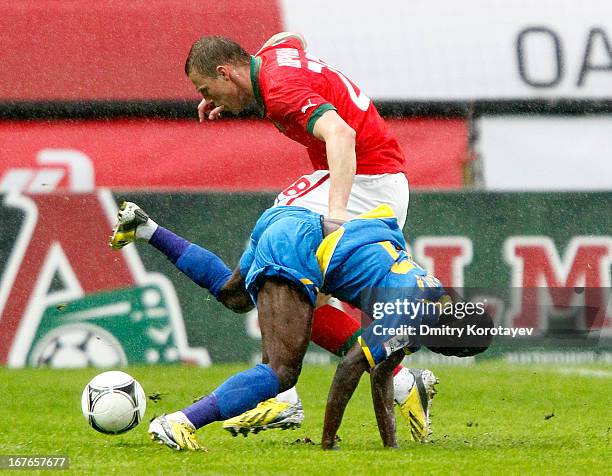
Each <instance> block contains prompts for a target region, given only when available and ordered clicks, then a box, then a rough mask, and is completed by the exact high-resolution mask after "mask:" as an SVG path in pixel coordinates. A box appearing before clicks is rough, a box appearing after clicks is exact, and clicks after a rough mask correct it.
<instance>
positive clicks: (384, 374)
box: [370, 350, 405, 448]
mask: <svg viewBox="0 0 612 476" xmlns="http://www.w3.org/2000/svg"><path fill="white" fill-rule="evenodd" d="M404 356H405V354H404V352H403V350H399V351H397V352H395V353H394V354H392V355H391V356H389V358H388V359H387V360H385V361H384V362H381V363H380V364H378V365H377V366H376V367H374V368H373V369H372V371H371V372H370V386H371V387H372V403H373V404H374V413H376V423H377V424H378V432H379V433H380V438H381V439H382V442H383V445H384V446H386V447H387V448H397V434H396V432H395V411H394V409H393V370H394V369H395V368H396V367H397V366H398V365H399V364H400V363H401V361H402V359H403V358H404Z"/></svg>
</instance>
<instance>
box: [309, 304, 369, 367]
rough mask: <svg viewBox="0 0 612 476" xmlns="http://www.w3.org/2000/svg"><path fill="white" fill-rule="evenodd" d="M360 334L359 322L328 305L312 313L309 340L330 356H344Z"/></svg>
mask: <svg viewBox="0 0 612 476" xmlns="http://www.w3.org/2000/svg"><path fill="white" fill-rule="evenodd" d="M360 334H361V326H360V324H359V321H357V320H356V319H353V318H352V317H351V316H349V315H348V314H347V313H346V312H344V311H341V310H340V309H336V308H335V307H333V306H330V305H329V304H326V305H325V306H321V307H319V308H318V309H316V310H315V312H314V320H313V323H312V334H311V337H310V338H311V340H312V341H313V342H314V343H315V344H317V345H318V346H321V347H323V348H324V349H325V350H328V351H329V352H331V353H332V354H336V355H344V354H346V352H347V351H348V350H349V349H350V348H351V347H352V346H353V344H354V343H355V342H356V341H357V337H359V335H360Z"/></svg>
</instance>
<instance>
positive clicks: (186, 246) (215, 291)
mask: <svg viewBox="0 0 612 476" xmlns="http://www.w3.org/2000/svg"><path fill="white" fill-rule="evenodd" d="M149 243H151V245H153V246H154V247H155V248H157V249H158V250H159V251H161V252H162V253H164V254H165V255H166V256H167V257H168V259H169V260H170V261H172V263H173V264H174V265H176V267H177V268H178V269H179V270H180V271H182V272H183V273H185V274H186V275H187V276H188V277H189V278H190V279H191V280H192V281H193V282H194V283H196V284H197V285H198V286H201V287H203V288H205V289H208V290H209V291H210V293H211V294H212V295H213V296H215V298H218V297H219V292H220V291H221V289H222V288H223V285H224V284H225V283H226V282H227V281H228V279H230V277H231V276H232V270H231V269H229V268H228V267H227V265H226V264H225V263H224V262H223V261H222V260H221V258H219V257H218V256H217V255H216V254H214V253H212V252H210V251H208V250H206V249H204V248H202V247H201V246H198V245H196V244H193V243H190V242H189V241H187V240H186V239H184V238H182V237H180V236H178V235H176V234H175V233H173V232H171V231H170V230H168V229H166V228H164V227H162V226H158V227H157V230H155V233H153V236H151V239H150V240H149Z"/></svg>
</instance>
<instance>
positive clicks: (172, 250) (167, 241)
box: [149, 226, 191, 264]
mask: <svg viewBox="0 0 612 476" xmlns="http://www.w3.org/2000/svg"><path fill="white" fill-rule="evenodd" d="M149 243H150V244H151V245H153V246H154V247H155V248H157V249H158V250H159V251H161V252H162V253H163V254H165V255H166V256H167V257H168V259H169V260H170V261H172V264H176V262H177V260H178V259H179V258H180V257H181V255H182V254H183V252H184V251H185V250H186V249H187V247H188V246H189V245H190V244H191V243H190V242H189V241H187V240H186V239H185V238H182V237H180V236H178V235H176V234H175V233H172V232H171V231H170V230H168V229H166V228H164V227H163V226H158V227H157V230H155V232H154V233H153V236H151V239H150V240H149Z"/></svg>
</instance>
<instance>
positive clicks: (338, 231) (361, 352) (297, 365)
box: [111, 203, 480, 449]
mask: <svg viewBox="0 0 612 476" xmlns="http://www.w3.org/2000/svg"><path fill="white" fill-rule="evenodd" d="M118 217H119V221H118V224H117V226H116V227H115V230H114V233H113V236H112V237H111V246H113V247H114V248H121V247H122V246H125V245H126V244H128V243H130V242H132V241H134V239H136V238H137V237H138V238H143V239H146V240H148V241H149V243H150V244H152V245H153V246H154V247H156V248H157V249H159V250H160V251H162V252H163V253H164V254H166V256H167V257H168V258H169V259H170V260H171V261H172V262H173V263H174V264H175V265H176V266H177V267H178V268H179V269H180V270H181V271H183V272H184V273H185V274H186V275H188V276H189V277H190V278H191V279H192V280H193V281H195V282H196V283H197V284H199V285H200V286H202V287H204V288H206V289H208V290H209V291H210V292H211V293H212V294H213V295H214V296H215V297H216V298H217V299H218V300H219V301H220V302H222V303H223V304H224V305H226V306H227V307H228V308H230V309H233V310H236V311H238V312H244V311H247V310H249V309H251V308H252V307H253V304H254V303H255V304H256V305H257V309H258V313H259V322H260V328H261V333H262V354H263V363H262V364H259V365H256V366H255V367H253V368H251V369H249V370H247V371H245V372H241V373H239V374H237V375H234V376H233V377H231V378H229V379H228V380H226V381H225V382H224V383H223V384H222V385H220V386H219V387H218V388H217V389H215V390H214V391H213V392H212V393H211V394H210V395H207V396H205V397H204V398H202V399H201V400H199V401H197V402H195V403H194V404H192V405H190V406H188V407H186V408H184V409H183V410H181V411H179V412H175V413H173V414H170V415H162V416H160V417H157V418H156V419H154V420H153V421H152V422H151V425H150V427H149V433H150V435H151V437H152V438H153V439H154V440H158V441H160V442H161V443H164V444H166V445H167V446H169V447H171V448H174V449H183V448H186V449H198V448H200V445H199V443H198V442H197V440H196V438H195V433H194V432H195V430H196V429H198V428H201V427H203V426H205V425H207V424H209V423H211V422H213V421H219V420H225V419H227V418H230V417H232V416H235V415H239V414H241V413H242V412H244V411H245V410H248V409H250V408H253V407H255V406H256V405H257V404H258V403H259V402H262V401H264V400H266V399H268V398H270V397H272V396H274V395H276V394H277V393H278V392H280V391H283V390H286V389H288V388H291V387H292V386H294V385H295V383H296V382H297V379H298V376H299V374H300V371H301V366H302V360H303V357H304V354H305V352H306V349H307V347H308V343H309V340H310V329H311V325H312V314H313V310H314V306H315V303H316V298H317V295H318V293H319V292H321V293H326V294H330V295H334V296H336V297H337V298H339V299H342V300H343V301H346V302H348V303H351V304H353V305H355V306H357V307H360V308H362V309H363V308H365V310H367V311H371V310H372V309H371V306H372V304H374V305H376V304H377V303H380V302H381V301H379V300H380V299H382V300H383V301H382V303H383V304H386V303H388V302H389V299H390V297H392V296H393V297H394V296H396V295H393V293H395V292H398V291H399V292H400V293H401V296H402V298H403V299H404V300H405V301H406V302H413V303H414V302H439V301H441V300H442V299H443V298H444V297H445V296H446V291H445V290H444V288H443V287H442V286H441V284H440V282H439V281H438V280H437V279H436V278H434V277H433V276H430V275H428V274H427V272H426V271H425V270H423V269H422V268H421V267H420V266H418V265H417V264H416V263H415V262H414V261H413V260H412V258H411V257H410V255H409V254H408V253H407V251H406V243H405V241H404V238H403V235H402V233H401V230H400V228H399V226H398V224H397V219H396V218H395V217H394V216H393V213H392V211H391V208H390V207H388V206H385V205H383V206H380V207H378V208H376V209H375V210H373V211H371V212H369V213H366V214H362V215H360V216H358V217H357V218H355V219H353V220H350V221H348V222H344V223H338V222H335V221H333V220H329V219H324V218H323V217H322V215H320V214H318V213H315V212H312V211H309V210H307V209H305V208H301V207H294V206H290V207H284V206H281V207H276V208H271V209H268V210H266V211H265V212H264V213H263V215H262V216H261V217H260V219H259V220H258V221H257V223H256V225H255V228H254V229H253V232H252V234H251V239H250V242H249V245H248V247H247V249H246V251H245V252H244V253H243V255H242V258H241V260H240V265H239V266H238V268H237V269H236V270H235V271H234V272H232V271H231V270H230V269H229V268H228V267H227V266H226V265H225V264H224V263H223V262H222V261H221V260H220V259H219V258H218V257H217V256H216V255H214V254H213V253H211V252H210V251H208V250H205V249H204V248H201V247H200V246H198V245H195V244H192V243H190V242H188V241H187V240H185V239H184V238H181V237H179V236H177V235H175V234H174V233H172V232H171V231H170V230H167V229H165V228H163V227H161V226H159V225H157V223H155V222H154V221H153V220H151V219H150V218H149V217H148V216H147V215H146V214H145V213H144V212H143V211H142V210H141V209H140V208H139V207H137V206H136V205H134V204H131V203H127V204H124V205H123V206H122V209H121V210H120V212H119V215H118ZM364 290H373V291H372V292H371V293H370V294H369V297H368V298H367V299H365V301H364V299H363V295H362V294H363V291H364ZM386 290H391V294H387V293H386ZM380 292H382V294H380ZM387 308H388V306H385V309H387ZM374 317H376V316H374ZM438 317H439V315H438V312H437V311H435V312H433V313H431V314H428V313H427V312H425V313H423V312H413V313H412V314H410V315H406V314H405V313H402V312H400V311H398V310H393V309H389V312H388V313H387V314H386V316H385V317H384V318H383V319H381V321H380V324H379V325H381V326H382V328H385V329H391V328H393V329H399V328H402V327H403V326H405V325H406V323H409V325H408V326H407V327H412V328H414V329H419V328H420V326H421V324H424V325H426V326H436V325H437V324H438ZM407 319H408V320H407ZM375 327H376V326H375V325H370V326H369V327H367V328H366V329H365V331H364V332H363V334H362V336H361V338H360V339H359V342H358V343H356V344H355V345H354V346H353V348H352V349H351V350H350V351H349V352H348V354H347V356H346V357H345V358H344V359H343V361H342V362H341V365H340V366H339V368H338V371H337V373H336V376H335V378H334V382H333V384H332V389H331V390H330V396H329V399H328V405H327V410H326V419H325V428H324V438H323V447H324V448H326V449H329V448H332V447H333V446H334V440H335V434H336V431H337V428H338V426H339V424H340V421H341V419H342V414H343V412H344V408H345V406H346V403H347V402H348V400H349V399H350V397H351V395H352V393H353V391H354V389H355V387H356V385H357V383H358V381H359V377H360V376H361V374H362V373H363V372H364V371H365V370H368V368H371V369H372V378H371V380H372V390H373V391H372V397H373V399H374V404H375V405H374V406H375V410H376V416H377V422H378V425H379V430H380V434H381V437H382V439H383V444H384V445H385V446H392V447H394V446H396V445H397V441H396V437H395V420H394V418H393V406H392V402H393V396H392V371H393V368H394V367H395V366H396V365H397V364H398V363H399V362H400V361H401V357H402V356H403V355H404V352H405V350H408V351H409V352H413V351H415V350H417V349H418V348H419V347H420V345H421V344H420V336H419V333H418V332H416V333H412V334H410V333H407V334H406V335H403V336H400V335H397V334H396V333H395V332H394V333H391V334H387V335H382V336H381V334H380V333H377V332H376V331H375ZM383 334H384V333H383ZM446 350H448V351H449V353H451V354H452V353H453V352H454V350H452V349H450V350H449V349H448V348H447V349H446ZM479 350H480V349H479ZM473 351H474V349H473V348H471V349H468V352H467V353H466V352H465V349H463V350H462V352H464V355H471V352H473ZM459 355H461V353H459ZM383 363H385V364H383ZM422 398H425V399H426V398H431V395H427V394H424V395H423V396H422Z"/></svg>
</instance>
